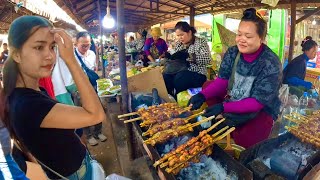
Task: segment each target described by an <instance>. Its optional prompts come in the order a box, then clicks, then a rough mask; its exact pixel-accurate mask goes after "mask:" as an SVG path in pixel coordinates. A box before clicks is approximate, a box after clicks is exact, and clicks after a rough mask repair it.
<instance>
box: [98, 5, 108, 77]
mask: <svg viewBox="0 0 320 180" xmlns="http://www.w3.org/2000/svg"><path fill="white" fill-rule="evenodd" d="M98 11H99V31H100V52H101V63H102V65H101V68H102V77H103V78H105V77H106V70H105V68H104V60H103V41H102V36H103V28H102V18H101V0H99V1H98ZM98 68H99V65H98Z"/></svg>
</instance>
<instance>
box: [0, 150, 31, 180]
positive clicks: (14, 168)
mask: <svg viewBox="0 0 320 180" xmlns="http://www.w3.org/2000/svg"><path fill="white" fill-rule="evenodd" d="M5 160H6V162H3V157H0V180H2V179H14V180H29V178H27V176H26V175H25V174H24V173H23V172H22V171H21V169H20V168H19V166H18V165H17V163H16V162H15V161H14V160H13V158H12V156H11V154H8V155H6V156H5ZM9 171H10V172H9Z"/></svg>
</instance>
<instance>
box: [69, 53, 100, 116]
mask: <svg viewBox="0 0 320 180" xmlns="http://www.w3.org/2000/svg"><path fill="white" fill-rule="evenodd" d="M67 66H68V68H69V70H70V73H71V75H72V77H73V79H74V82H75V84H76V86H77V88H78V91H79V94H80V97H81V102H82V107H83V108H84V109H85V110H86V111H87V112H89V113H90V114H95V113H104V110H103V108H102V106H101V103H100V101H99V99H98V96H97V94H96V92H95V91H94V89H93V88H92V85H91V84H90V82H89V79H88V77H87V76H86V74H85V73H84V72H83V70H82V68H81V67H80V66H79V64H78V63H77V62H76V60H75V59H74V62H71V63H68V64H67Z"/></svg>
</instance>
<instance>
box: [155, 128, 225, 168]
mask: <svg viewBox="0 0 320 180" xmlns="http://www.w3.org/2000/svg"><path fill="white" fill-rule="evenodd" d="M228 128H229V126H226V127H224V128H222V129H220V130H219V131H217V132H216V133H214V134H213V135H211V137H213V138H214V137H217V136H219V135H220V134H221V133H222V132H224V131H225V130H227V129H228ZM186 148H187V147H186ZM172 156H174V154H172V155H171V156H169V157H168V158H167V159H169V158H170V157H172ZM167 159H165V160H167ZM159 164H160V163H158V164H156V163H155V165H154V166H155V167H156V166H158V165H159ZM168 164H169V162H165V163H162V164H161V165H160V168H164V167H166V166H168Z"/></svg>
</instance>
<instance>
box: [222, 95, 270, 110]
mask: <svg viewBox="0 0 320 180" xmlns="http://www.w3.org/2000/svg"><path fill="white" fill-rule="evenodd" d="M223 107H224V112H225V113H239V114H241V113H252V112H259V111H260V110H261V109H263V107H264V105H263V104H261V103H260V102H259V101H257V100H256V99H255V98H246V99H242V100H240V101H234V102H225V103H223Z"/></svg>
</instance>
